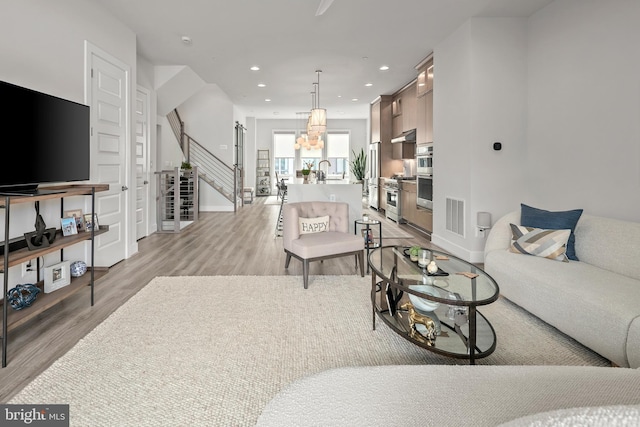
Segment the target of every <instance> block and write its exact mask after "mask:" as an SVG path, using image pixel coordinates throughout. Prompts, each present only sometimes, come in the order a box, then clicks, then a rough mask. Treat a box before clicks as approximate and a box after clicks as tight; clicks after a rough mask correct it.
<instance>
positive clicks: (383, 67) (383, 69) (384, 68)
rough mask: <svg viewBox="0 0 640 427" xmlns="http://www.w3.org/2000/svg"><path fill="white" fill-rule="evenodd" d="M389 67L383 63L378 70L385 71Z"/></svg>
mask: <svg viewBox="0 0 640 427" xmlns="http://www.w3.org/2000/svg"><path fill="white" fill-rule="evenodd" d="M388 69H389V66H388V65H383V66H381V67H380V71H387V70H388Z"/></svg>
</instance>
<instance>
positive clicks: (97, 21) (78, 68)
mask: <svg viewBox="0 0 640 427" xmlns="http://www.w3.org/2000/svg"><path fill="white" fill-rule="evenodd" d="M85 40H87V41H89V42H90V43H91V44H93V45H95V46H97V47H99V48H100V49H102V50H104V51H106V52H108V53H109V54H111V55H113V56H114V57H116V58H118V59H119V60H120V61H122V62H124V63H125V64H127V65H129V66H130V67H131V93H130V98H131V99H135V90H136V37H135V34H134V33H133V32H132V31H130V30H129V29H128V28H127V27H126V26H125V25H124V24H123V23H121V22H120V21H118V20H116V19H115V18H114V17H113V16H111V15H110V14H109V13H107V12H105V11H104V10H103V9H102V8H101V7H100V6H98V5H96V4H95V3H93V2H87V1H84V0H58V1H55V2H52V1H49V0H21V1H4V2H2V13H0V58H2V59H1V60H0V80H4V81H8V82H10V83H14V84H17V85H20V86H25V87H28V88H31V89H35V90H38V91H41V92H45V93H49V94H52V95H55V96H59V97H61V98H66V99H70V100H73V101H76V102H81V103H84V98H85V96H84V88H85V83H84V66H85V58H84V43H85ZM131 114H132V117H133V108H132V109H131ZM131 122H132V123H133V122H134V121H133V118H132V120H131ZM130 139H131V140H132V141H134V140H135V138H134V131H133V128H132V131H131V135H130ZM132 145H133V144H132ZM134 148H135V147H133V146H132V147H131V149H132V151H131V158H134V157H133V149H134ZM17 160H18V159H17ZM19 160H20V161H26V159H19ZM127 167H128V169H129V175H130V176H133V175H132V174H133V172H134V168H133V165H128V166H127ZM129 187H130V188H132V187H133V185H129ZM129 203H130V204H132V203H135V194H134V193H133V192H131V195H130V198H129ZM41 213H42V214H43V216H44V220H45V222H46V223H47V224H48V226H54V225H55V226H59V221H60V218H59V211H57V205H56V208H54V209H47V208H46V203H43V204H41ZM132 216H133V215H130V217H132ZM34 219H35V213H34V210H33V206H31V205H29V204H24V205H21V206H16V207H15V209H13V210H12V218H11V220H12V222H11V230H10V233H11V236H12V237H14V236H18V235H22V233H24V232H25V231H31V230H33V224H34ZM128 236H129V239H128V242H127V245H128V246H129V247H130V248H136V247H137V245H136V241H135V222H134V221H131V224H129V229H128ZM65 253H66V251H65ZM46 262H47V261H46V260H45V263H46Z"/></svg>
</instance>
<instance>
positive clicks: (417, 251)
mask: <svg viewBox="0 0 640 427" xmlns="http://www.w3.org/2000/svg"><path fill="white" fill-rule="evenodd" d="M418 254H420V246H411V248H409V255H413V256H418Z"/></svg>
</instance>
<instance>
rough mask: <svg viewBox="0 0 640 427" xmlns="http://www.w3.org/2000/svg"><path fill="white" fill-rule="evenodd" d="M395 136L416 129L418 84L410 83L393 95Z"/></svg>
mask: <svg viewBox="0 0 640 427" xmlns="http://www.w3.org/2000/svg"><path fill="white" fill-rule="evenodd" d="M392 110H393V135H394V136H396V135H400V134H401V133H402V132H406V131H409V130H411V129H415V128H416V83H415V81H413V82H411V83H409V84H408V85H407V86H405V87H404V88H402V89H401V90H400V91H399V92H397V93H395V94H394V95H393V102H392Z"/></svg>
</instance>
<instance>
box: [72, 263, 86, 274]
mask: <svg viewBox="0 0 640 427" xmlns="http://www.w3.org/2000/svg"><path fill="white" fill-rule="evenodd" d="M69 268H70V269H71V277H80V276H82V275H83V274H84V273H86V272H87V264H86V263H85V262H84V261H74V262H72V263H71V265H70V266H69Z"/></svg>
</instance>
